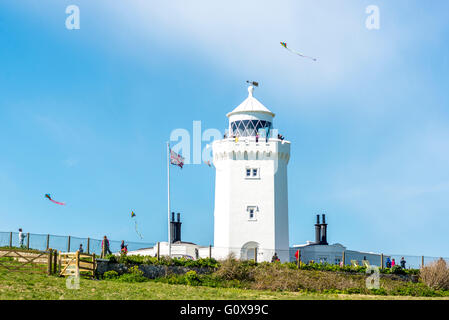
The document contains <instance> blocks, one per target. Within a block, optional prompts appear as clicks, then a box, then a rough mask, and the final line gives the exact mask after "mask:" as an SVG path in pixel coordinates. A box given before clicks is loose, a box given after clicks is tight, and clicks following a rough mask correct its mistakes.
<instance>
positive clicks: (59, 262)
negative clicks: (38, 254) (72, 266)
mask: <svg viewBox="0 0 449 320" xmlns="http://www.w3.org/2000/svg"><path fill="white" fill-rule="evenodd" d="M58 258H59V259H58V269H59V272H61V270H62V269H61V251H59V257H58Z"/></svg>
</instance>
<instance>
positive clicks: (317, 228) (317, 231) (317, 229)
mask: <svg viewBox="0 0 449 320" xmlns="http://www.w3.org/2000/svg"><path fill="white" fill-rule="evenodd" d="M320 243H321V225H320V215H319V214H317V215H316V224H315V244H320Z"/></svg>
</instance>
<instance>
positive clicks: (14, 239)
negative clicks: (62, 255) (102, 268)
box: [0, 232, 154, 255]
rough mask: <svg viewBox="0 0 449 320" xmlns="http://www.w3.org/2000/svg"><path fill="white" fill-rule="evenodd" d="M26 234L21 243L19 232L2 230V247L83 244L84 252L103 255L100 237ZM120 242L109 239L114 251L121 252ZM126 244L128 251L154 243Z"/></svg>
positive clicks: (69, 247) (61, 248)
mask: <svg viewBox="0 0 449 320" xmlns="http://www.w3.org/2000/svg"><path fill="white" fill-rule="evenodd" d="M24 235H25V237H24V239H23V241H22V243H21V241H20V239H19V233H18V232H0V247H10V248H11V247H15V248H23V249H34V250H40V251H47V250H48V249H50V248H51V249H54V250H57V251H62V252H75V251H77V250H79V248H80V245H82V248H83V252H84V253H88V254H89V253H90V254H92V253H95V254H97V255H101V250H102V248H101V242H102V240H99V239H93V238H80V237H74V236H58V235H52V234H35V233H24ZM120 244H121V241H117V240H109V249H110V250H111V252H112V253H117V252H120ZM125 245H128V251H132V250H138V249H142V248H152V247H153V246H154V243H151V242H127V241H125Z"/></svg>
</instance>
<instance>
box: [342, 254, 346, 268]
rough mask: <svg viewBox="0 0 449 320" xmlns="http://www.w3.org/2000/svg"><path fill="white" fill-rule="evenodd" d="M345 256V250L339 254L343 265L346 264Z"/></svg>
mask: <svg viewBox="0 0 449 320" xmlns="http://www.w3.org/2000/svg"><path fill="white" fill-rule="evenodd" d="M345 258H346V255H345V252H344V251H343V254H342V255H341V260H342V261H343V267H344V266H345V265H346V261H345Z"/></svg>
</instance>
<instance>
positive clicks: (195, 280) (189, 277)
mask: <svg viewBox="0 0 449 320" xmlns="http://www.w3.org/2000/svg"><path fill="white" fill-rule="evenodd" d="M184 277H185V279H186V282H187V284H188V285H189V286H198V285H200V284H201V280H200V278H199V277H198V274H197V273H196V272H195V271H193V270H191V271H189V272H187V273H186V274H185V275H184Z"/></svg>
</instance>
